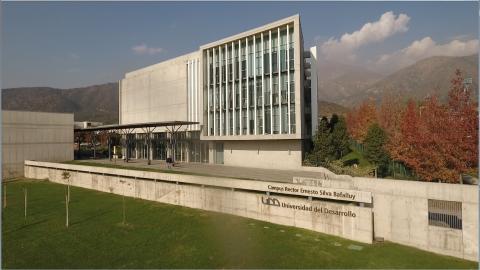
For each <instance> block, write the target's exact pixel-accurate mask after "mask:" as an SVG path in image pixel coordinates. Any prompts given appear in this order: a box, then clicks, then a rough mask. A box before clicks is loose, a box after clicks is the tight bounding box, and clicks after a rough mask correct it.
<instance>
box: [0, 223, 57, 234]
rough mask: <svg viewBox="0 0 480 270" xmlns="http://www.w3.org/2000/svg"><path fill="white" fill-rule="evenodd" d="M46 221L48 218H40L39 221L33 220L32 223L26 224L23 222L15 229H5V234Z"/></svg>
mask: <svg viewBox="0 0 480 270" xmlns="http://www.w3.org/2000/svg"><path fill="white" fill-rule="evenodd" d="M47 221H48V219H42V220H39V221H36V222H33V223H27V224H24V225H23V226H21V227H18V228H16V229H13V230H10V231H6V232H5V234H8V233H14V232H17V231H20V230H23V229H26V228H29V227H32V226H34V225H38V224H42V223H45V222H47Z"/></svg>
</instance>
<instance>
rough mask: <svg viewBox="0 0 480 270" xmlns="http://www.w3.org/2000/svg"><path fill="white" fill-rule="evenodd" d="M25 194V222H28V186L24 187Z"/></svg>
mask: <svg viewBox="0 0 480 270" xmlns="http://www.w3.org/2000/svg"><path fill="white" fill-rule="evenodd" d="M23 195H24V203H25V204H24V207H25V213H24V214H25V223H27V188H23Z"/></svg>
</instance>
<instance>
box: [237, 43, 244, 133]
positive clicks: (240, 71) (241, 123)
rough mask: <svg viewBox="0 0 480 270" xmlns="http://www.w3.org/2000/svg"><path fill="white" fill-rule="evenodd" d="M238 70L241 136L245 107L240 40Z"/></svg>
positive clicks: (239, 44) (240, 45)
mask: <svg viewBox="0 0 480 270" xmlns="http://www.w3.org/2000/svg"><path fill="white" fill-rule="evenodd" d="M238 68H239V69H240V70H239V71H238V75H239V78H238V83H239V84H240V85H239V88H238V91H239V93H240V101H239V102H238V104H240V110H239V113H240V115H239V117H238V118H239V121H240V134H239V135H242V134H243V131H242V130H243V118H242V110H243V105H242V102H243V99H242V43H241V41H240V40H239V41H238Z"/></svg>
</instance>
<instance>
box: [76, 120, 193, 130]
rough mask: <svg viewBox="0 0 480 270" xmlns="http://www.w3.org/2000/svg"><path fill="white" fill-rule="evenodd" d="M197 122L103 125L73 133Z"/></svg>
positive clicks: (181, 124) (183, 124) (182, 124)
mask: <svg viewBox="0 0 480 270" xmlns="http://www.w3.org/2000/svg"><path fill="white" fill-rule="evenodd" d="M196 124H199V122H191V121H164V122H146V123H135V124H124V125H118V124H116V125H103V126H96V127H87V128H75V129H74V131H100V130H110V129H128V128H147V127H172V126H186V125H196Z"/></svg>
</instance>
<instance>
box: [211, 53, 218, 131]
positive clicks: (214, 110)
mask: <svg viewBox="0 0 480 270" xmlns="http://www.w3.org/2000/svg"><path fill="white" fill-rule="evenodd" d="M215 63H216V62H215V48H213V58H212V67H213V70H212V71H213V95H212V98H213V136H215V135H217V89H216V87H217V86H216V81H217V79H216V77H215V76H216V71H215V68H216V66H215Z"/></svg>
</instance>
